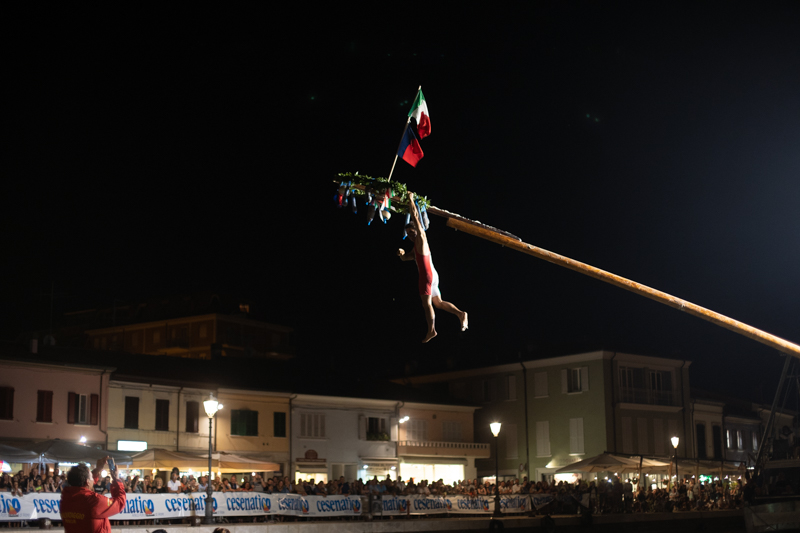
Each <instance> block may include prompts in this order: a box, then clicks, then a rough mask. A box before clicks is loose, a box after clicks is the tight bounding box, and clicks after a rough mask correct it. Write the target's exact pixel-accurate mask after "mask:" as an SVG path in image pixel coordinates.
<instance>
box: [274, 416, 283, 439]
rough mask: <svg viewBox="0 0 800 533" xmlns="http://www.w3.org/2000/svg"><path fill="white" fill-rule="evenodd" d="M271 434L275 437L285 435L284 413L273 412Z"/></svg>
mask: <svg viewBox="0 0 800 533" xmlns="http://www.w3.org/2000/svg"><path fill="white" fill-rule="evenodd" d="M272 420H273V423H272V427H273V428H274V429H273V435H274V436H275V437H285V436H286V413H274V414H273V415H272Z"/></svg>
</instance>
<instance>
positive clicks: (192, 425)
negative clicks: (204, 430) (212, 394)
mask: <svg viewBox="0 0 800 533" xmlns="http://www.w3.org/2000/svg"><path fill="white" fill-rule="evenodd" d="M199 431H200V402H186V433H198V432H199Z"/></svg>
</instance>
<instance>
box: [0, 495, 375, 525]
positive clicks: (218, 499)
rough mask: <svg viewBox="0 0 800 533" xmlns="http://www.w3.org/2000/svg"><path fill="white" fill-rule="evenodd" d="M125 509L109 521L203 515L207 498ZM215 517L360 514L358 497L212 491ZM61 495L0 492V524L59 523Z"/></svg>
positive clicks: (137, 501)
mask: <svg viewBox="0 0 800 533" xmlns="http://www.w3.org/2000/svg"><path fill="white" fill-rule="evenodd" d="M127 497H128V498H127V500H126V502H125V509H124V510H123V511H122V512H121V513H119V514H117V515H114V516H112V517H111V520H146V519H155V518H183V517H189V516H205V510H206V495H205V494H203V493H194V494H137V493H129V494H127ZM212 498H213V502H214V511H213V514H214V516H248V515H249V516H252V515H264V514H281V515H291V516H313V517H323V516H354V515H361V514H362V505H361V497H360V496H327V497H323V496H300V495H298V494H265V493H263V492H215V493H214V494H213V495H212ZM60 505H61V494H57V493H43V494H26V495H25V496H23V497H21V498H20V497H9V496H8V495H7V494H3V493H0V521H9V520H36V519H38V518H50V519H52V520H61V515H60V514H59V510H60Z"/></svg>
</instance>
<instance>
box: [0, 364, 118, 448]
mask: <svg viewBox="0 0 800 533" xmlns="http://www.w3.org/2000/svg"><path fill="white" fill-rule="evenodd" d="M39 357H40V356H39V355H38V354H35V353H30V354H28V355H27V356H21V354H19V353H14V354H13V355H6V354H3V353H0V442H2V443H5V444H9V445H11V446H17V447H20V448H25V447H26V445H28V444H31V443H34V442H39V441H43V440H48V439H61V440H70V441H74V442H78V441H80V440H81V437H85V438H86V444H87V445H89V446H96V445H100V446H102V447H103V448H106V444H107V433H106V431H107V426H108V417H107V409H106V404H107V402H108V381H109V378H110V375H111V372H112V371H113V370H114V369H113V368H110V367H100V366H90V365H80V364H69V363H66V364H63V363H52V362H47V361H44V360H41V361H39V360H38V358H39Z"/></svg>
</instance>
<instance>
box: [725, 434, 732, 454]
mask: <svg viewBox="0 0 800 533" xmlns="http://www.w3.org/2000/svg"><path fill="white" fill-rule="evenodd" d="M725 445H726V446H727V447H728V449H729V450H730V449H731V448H733V441H732V440H731V430H730V429H726V430H725Z"/></svg>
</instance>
